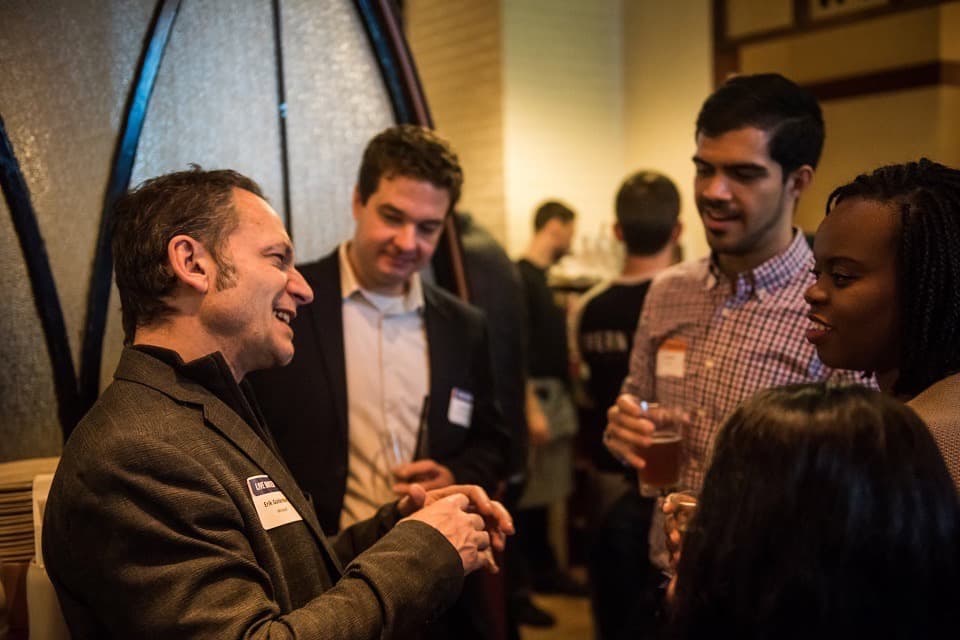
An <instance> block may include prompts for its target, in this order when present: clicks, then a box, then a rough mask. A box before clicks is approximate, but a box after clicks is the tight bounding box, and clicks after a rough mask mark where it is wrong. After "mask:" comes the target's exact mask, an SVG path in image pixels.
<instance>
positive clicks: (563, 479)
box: [508, 201, 585, 626]
mask: <svg viewBox="0 0 960 640" xmlns="http://www.w3.org/2000/svg"><path fill="white" fill-rule="evenodd" d="M574 218H575V214H574V212H573V211H572V210H571V209H570V208H569V207H567V206H566V205H564V204H562V203H560V202H555V201H551V202H546V203H544V204H542V205H541V206H540V207H539V208H538V209H537V212H536V214H535V216H534V223H533V228H534V233H533V237H532V238H531V240H530V245H529V246H528V248H527V251H526V253H524V257H523V258H522V259H521V260H519V261H518V262H517V269H518V271H519V272H520V279H521V281H522V282H523V289H524V308H525V323H524V324H525V335H526V343H527V356H528V358H527V363H528V368H527V374H528V376H529V377H528V382H527V394H526V407H525V408H526V417H527V429H528V434H529V441H530V448H529V457H528V465H527V483H526V487H525V488H524V492H523V495H522V496H521V498H520V503H519V507H518V511H517V512H516V517H517V519H518V523H521V524H518V527H517V529H518V531H520V532H521V533H520V534H519V535H518V537H517V542H516V543H515V544H514V545H513V549H512V559H513V560H514V562H512V563H510V562H509V560H508V563H509V564H508V566H511V567H512V568H513V570H514V577H513V578H511V581H513V582H514V584H513V585H512V587H511V590H512V594H511V596H512V607H513V609H514V613H515V615H516V616H517V618H518V619H519V620H520V621H521V623H523V624H532V625H536V626H549V625H550V624H552V621H551V620H550V616H549V615H548V614H546V613H545V612H540V611H538V610H537V609H536V607H534V606H533V604H532V602H531V601H530V599H529V595H528V587H529V586H532V587H533V589H534V590H535V591H540V592H543V593H558V592H559V593H567V594H577V593H580V594H584V595H585V587H584V586H583V585H581V584H579V583H577V582H576V581H574V580H572V579H571V578H570V577H569V575H568V574H566V573H565V572H563V571H561V570H560V569H559V567H558V565H557V559H556V555H555V553H554V550H553V548H552V546H551V545H550V542H549V537H548V535H547V530H548V527H547V523H548V512H549V510H550V508H551V507H552V506H555V505H557V504H558V503H560V501H562V500H564V499H565V498H566V497H567V496H568V495H569V494H570V491H571V490H572V487H573V436H574V435H575V434H576V431H577V415H576V409H575V408H574V406H573V399H572V396H571V394H570V388H571V383H570V373H569V369H570V368H569V364H568V363H569V359H568V349H567V320H566V312H565V310H564V309H562V308H561V307H559V306H558V305H557V304H556V302H555V301H554V296H553V292H552V291H551V290H550V287H549V286H548V285H547V271H548V270H549V268H550V267H551V266H553V265H554V264H555V263H556V262H557V261H558V260H560V258H562V257H563V256H564V255H565V254H566V253H567V252H568V251H569V250H570V243H571V241H572V238H573V231H574ZM518 574H519V575H518Z"/></svg>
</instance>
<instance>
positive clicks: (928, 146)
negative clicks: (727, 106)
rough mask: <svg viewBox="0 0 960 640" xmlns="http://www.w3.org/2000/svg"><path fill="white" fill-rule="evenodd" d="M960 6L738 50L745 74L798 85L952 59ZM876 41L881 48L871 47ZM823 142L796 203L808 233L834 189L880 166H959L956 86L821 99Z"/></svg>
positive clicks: (958, 91)
mask: <svg viewBox="0 0 960 640" xmlns="http://www.w3.org/2000/svg"><path fill="white" fill-rule="evenodd" d="M958 28H960V5H958V4H957V3H948V4H945V5H940V6H933V7H927V8H923V9H917V10H913V11H906V12H900V13H895V14H892V15H886V16H882V17H879V18H873V19H868V20H863V21H860V22H855V23H852V24H848V25H843V26H839V27H835V28H829V29H823V30H820V31H813V32H809V33H804V34H799V35H793V36H784V37H780V38H775V39H771V40H767V41H763V42H760V43H757V44H753V45H747V46H745V47H743V48H742V49H741V70H742V71H743V72H744V73H760V72H766V71H777V72H779V73H783V74H784V75H786V76H788V77H790V78H791V79H793V80H795V81H797V82H800V83H813V82H819V81H824V80H836V79H838V78H843V77H851V76H857V75H862V74H865V73H872V72H877V71H885V70H890V69H897V68H901V67H907V66H911V65H916V64H924V63H930V62H936V61H938V60H943V59H949V58H950V57H957V54H958V53H960V51H958V50H960V47H958V46H957V45H956V37H955V34H956V33H958V31H960V29H958ZM877 43H883V44H882V46H877ZM822 107H823V115H824V120H825V122H826V126H827V140H826V143H825V145H824V151H823V158H822V160H821V163H820V167H819V168H818V171H817V177H816V179H815V181H814V183H813V186H812V187H811V189H810V191H809V192H808V193H807V194H806V195H805V196H804V198H803V199H802V200H801V202H800V206H799V208H798V211H797V222H798V224H799V225H800V226H802V227H803V228H804V229H806V230H808V231H812V230H815V229H816V227H817V225H818V224H819V223H820V221H821V220H822V219H823V210H824V205H825V202H826V198H827V196H828V195H829V193H830V191H832V190H833V188H834V187H836V186H838V185H840V184H843V183H845V182H847V181H849V180H851V179H853V178H854V177H856V175H857V174H859V173H862V172H864V171H868V170H871V169H874V168H876V167H878V166H880V165H882V164H889V163H896V162H905V161H909V160H915V159H917V158H919V157H920V156H927V157H929V158H931V159H934V160H938V161H940V162H944V163H947V164H952V165H957V164H960V145H958V144H957V143H958V138H960V136H958V134H960V109H958V107H960V89H958V88H957V87H951V86H938V87H924V88H917V89H908V90H901V91H891V92H886V93H878V94H873V95H864V96H855V97H851V98H844V99H835V100H826V101H823V102H822Z"/></svg>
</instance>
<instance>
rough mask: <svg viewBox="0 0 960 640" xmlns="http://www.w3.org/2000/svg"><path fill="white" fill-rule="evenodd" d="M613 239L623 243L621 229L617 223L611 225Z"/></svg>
mask: <svg viewBox="0 0 960 640" xmlns="http://www.w3.org/2000/svg"><path fill="white" fill-rule="evenodd" d="M613 237H614V238H616V239H617V241H618V242H623V227H622V226H620V223H619V222H614V223H613Z"/></svg>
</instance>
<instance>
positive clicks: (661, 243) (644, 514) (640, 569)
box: [574, 171, 680, 640]
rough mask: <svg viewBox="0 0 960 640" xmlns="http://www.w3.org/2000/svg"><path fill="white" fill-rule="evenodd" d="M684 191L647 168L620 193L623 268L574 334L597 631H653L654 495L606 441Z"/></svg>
mask: <svg viewBox="0 0 960 640" xmlns="http://www.w3.org/2000/svg"><path fill="white" fill-rule="evenodd" d="M679 212H680V195H679V193H678V192H677V188H676V186H675V185H674V184H673V182H671V181H670V179H669V178H667V177H666V176H663V175H661V174H659V173H656V172H653V171H641V172H639V173H636V174H634V175H632V176H630V177H629V178H627V179H626V180H625V181H624V183H623V185H622V186H621V187H620V191H619V192H618V193H617V199H616V213H617V221H616V223H615V224H614V227H613V230H614V234H615V235H616V237H617V239H618V240H620V241H621V242H623V243H624V245H625V247H626V254H627V255H626V259H625V260H624V265H623V270H622V272H621V273H620V275H619V276H618V277H617V278H615V279H613V280H609V281H606V282H602V283H600V284H598V285H597V286H596V287H594V288H593V289H591V290H590V291H588V292H587V293H586V294H585V295H584V297H583V298H582V299H581V302H580V305H579V308H578V313H577V314H576V317H575V321H574V323H575V325H574V335H575V348H576V349H577V351H578V352H579V353H578V356H579V357H578V358H577V361H579V362H580V365H581V382H582V383H583V385H584V391H585V392H586V394H585V395H586V397H587V398H588V400H589V402H590V405H589V408H588V410H587V411H586V412H585V415H586V416H587V419H586V420H585V421H584V423H583V424H582V428H583V430H584V432H585V433H584V434H583V435H584V438H583V441H584V442H587V443H589V451H590V454H591V459H592V460H593V463H594V466H595V467H596V472H595V473H594V474H593V483H592V484H593V486H594V491H595V492H596V493H597V495H596V498H597V499H596V500H595V501H594V502H595V503H596V504H597V505H602V507H598V511H599V512H600V515H599V517H598V519H597V522H596V526H595V530H594V536H593V541H592V544H591V549H590V560H589V568H590V579H591V586H592V592H593V593H592V596H593V602H592V604H593V611H594V619H595V621H596V626H597V638H600V639H602V640H607V639H608V638H620V637H623V638H627V637H629V638H645V637H648V636H649V634H650V633H651V629H652V622H653V615H654V612H655V611H656V608H655V606H654V605H655V603H656V601H657V597H658V596H657V589H656V586H657V583H658V582H659V575H658V573H659V572H657V571H656V569H655V568H653V567H652V566H651V565H650V562H649V560H648V558H647V551H646V549H647V544H646V539H647V535H648V533H649V530H650V518H651V516H652V513H653V507H654V503H655V501H654V500H653V499H647V498H642V497H641V496H640V494H639V492H638V491H637V489H636V481H635V478H634V476H635V474H629V475H630V479H629V480H627V479H625V478H626V477H627V476H626V474H625V471H624V469H623V467H622V466H621V465H620V463H618V462H617V461H616V460H614V458H613V456H611V455H610V453H609V452H608V451H607V449H606V447H604V446H603V442H602V436H603V430H604V427H606V424H607V417H606V410H607V407H610V406H613V405H614V404H615V403H616V399H617V396H618V395H619V393H620V385H621V384H622V383H623V379H624V378H625V377H626V375H627V371H628V367H629V360H630V350H631V347H632V346H633V334H634V331H635V330H636V327H637V320H638V319H639V318H640V310H641V309H642V308H643V301H644V298H645V297H646V295H647V289H649V288H650V281H651V278H653V276H654V275H655V274H656V273H657V272H658V271H660V270H661V269H663V268H664V267H667V266H669V265H670V264H671V262H672V261H673V256H674V250H675V248H676V241H677V237H678V236H679V234H680V223H679V221H678V215H679Z"/></svg>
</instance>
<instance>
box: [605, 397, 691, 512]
mask: <svg viewBox="0 0 960 640" xmlns="http://www.w3.org/2000/svg"><path fill="white" fill-rule="evenodd" d="M607 419H608V422H607V428H606V431H604V434H603V441H604V444H606V446H607V449H609V450H610V453H612V454H613V455H614V456H615V457H616V458H617V459H619V460H620V461H621V462H623V463H625V464H629V465H630V466H632V467H634V468H635V469H637V475H638V476H639V479H640V493H641V495H644V496H648V497H649V496H660V495H666V493H667V492H668V491H669V490H670V489H672V488H673V487H676V486H677V485H678V484H679V483H680V449H681V443H682V439H683V428H684V425H685V424H686V422H687V416H686V414H685V413H684V412H683V411H682V410H680V409H671V408H666V407H661V406H659V405H658V404H657V403H655V402H646V401H643V400H639V399H637V398H636V397H635V396H633V395H630V394H628V393H624V394H621V395H620V397H619V398H617V404H616V405H614V406H613V407H611V408H610V410H609V411H608V412H607Z"/></svg>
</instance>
